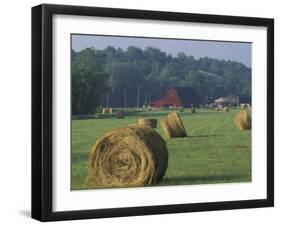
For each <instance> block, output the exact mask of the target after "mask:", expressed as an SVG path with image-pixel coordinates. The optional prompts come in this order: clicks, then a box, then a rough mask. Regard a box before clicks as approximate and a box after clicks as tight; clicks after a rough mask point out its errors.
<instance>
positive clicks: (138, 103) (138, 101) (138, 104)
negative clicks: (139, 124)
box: [137, 86, 140, 108]
mask: <svg viewBox="0 0 281 226" xmlns="http://www.w3.org/2000/svg"><path fill="white" fill-rule="evenodd" d="M137 107H138V108H139V107H140V86H138V100H137Z"/></svg>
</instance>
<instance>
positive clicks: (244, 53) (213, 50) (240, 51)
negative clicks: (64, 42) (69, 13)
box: [72, 35, 252, 67]
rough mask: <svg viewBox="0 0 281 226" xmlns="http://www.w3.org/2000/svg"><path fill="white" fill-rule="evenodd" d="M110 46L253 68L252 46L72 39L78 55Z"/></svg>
mask: <svg viewBox="0 0 281 226" xmlns="http://www.w3.org/2000/svg"><path fill="white" fill-rule="evenodd" d="M108 46H113V47H115V48H122V49H123V50H126V49H127V48H128V47H129V46H137V47H140V48H141V49H145V48H147V47H156V48H159V49H160V50H161V51H164V52H166V53H167V54H172V55H173V56H176V55H177V54H178V53H179V52H184V53H185V54H186V55H187V56H193V57H195V58H196V59H199V58H200V57H210V58H216V59H219V60H231V61H237V62H240V63H243V64H245V65H246V66H247V67H251V53H252V50H251V48H252V44H251V43H243V42H224V41H202V40H177V39H159V38H136V37H120V36H96V35H72V49H74V50H75V51H76V52H77V51H80V50H82V49H85V48H91V47H94V48H95V49H99V50H103V49H105V48H106V47H108Z"/></svg>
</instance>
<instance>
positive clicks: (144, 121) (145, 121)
mask: <svg viewBox="0 0 281 226" xmlns="http://www.w3.org/2000/svg"><path fill="white" fill-rule="evenodd" d="M138 124H139V125H143V126H148V127H150V128H156V127H157V119H154V118H140V119H139V120H138Z"/></svg>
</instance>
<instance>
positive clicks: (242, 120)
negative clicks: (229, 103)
mask: <svg viewBox="0 0 281 226" xmlns="http://www.w3.org/2000/svg"><path fill="white" fill-rule="evenodd" d="M234 123H235V124H236V126H237V127H238V128H239V129H241V130H244V129H251V127H252V116H251V112H250V111H248V110H240V111H239V112H238V113H237V114H236V115H235V117H234Z"/></svg>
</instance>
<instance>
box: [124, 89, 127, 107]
mask: <svg viewBox="0 0 281 226" xmlns="http://www.w3.org/2000/svg"><path fill="white" fill-rule="evenodd" d="M126 107H127V92H126V89H124V108H126Z"/></svg>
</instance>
